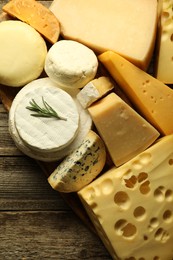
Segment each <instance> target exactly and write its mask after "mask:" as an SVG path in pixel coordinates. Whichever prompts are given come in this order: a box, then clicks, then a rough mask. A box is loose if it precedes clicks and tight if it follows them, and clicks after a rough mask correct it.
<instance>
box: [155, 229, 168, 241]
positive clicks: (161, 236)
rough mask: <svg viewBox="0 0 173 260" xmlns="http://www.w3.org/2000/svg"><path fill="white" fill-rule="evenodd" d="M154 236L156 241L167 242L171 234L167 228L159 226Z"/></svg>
mask: <svg viewBox="0 0 173 260" xmlns="http://www.w3.org/2000/svg"><path fill="white" fill-rule="evenodd" d="M154 237H155V240H156V241H160V242H161V243H165V242H166V241H167V240H168V239H169V237H170V236H169V233H168V232H167V231H166V230H164V229H163V228H159V229H158V230H157V231H156V233H155V235H154Z"/></svg>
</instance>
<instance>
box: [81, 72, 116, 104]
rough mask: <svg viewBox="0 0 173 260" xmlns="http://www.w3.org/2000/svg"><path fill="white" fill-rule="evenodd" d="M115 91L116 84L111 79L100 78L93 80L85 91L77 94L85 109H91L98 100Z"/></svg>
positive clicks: (86, 86) (84, 88)
mask: <svg viewBox="0 0 173 260" xmlns="http://www.w3.org/2000/svg"><path fill="white" fill-rule="evenodd" d="M113 89H114V84H113V82H112V81H111V80H110V78H109V77H104V76H102V77H99V78H97V79H93V80H91V81H90V82H89V83H88V84H87V85H85V86H84V87H83V89H82V90H81V91H80V92H79V93H78V94H77V99H78V100H79V102H80V103H81V105H82V106H83V108H87V107H89V106H90V105H91V104H93V103H94V102H95V101H96V100H98V99H100V98H102V97H103V96H105V95H106V94H108V93H109V92H111V90H113Z"/></svg>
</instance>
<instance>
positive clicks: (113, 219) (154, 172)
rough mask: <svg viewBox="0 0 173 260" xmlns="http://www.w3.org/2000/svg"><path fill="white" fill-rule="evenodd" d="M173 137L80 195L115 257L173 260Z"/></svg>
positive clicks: (116, 170) (84, 189)
mask: <svg viewBox="0 0 173 260" xmlns="http://www.w3.org/2000/svg"><path fill="white" fill-rule="evenodd" d="M172 178H173V135H170V136H165V137H163V138H162V139H161V140H160V141H159V142H157V143H156V144H154V145H153V146H151V147H150V148H148V149H147V150H146V151H144V152H143V153H141V154H140V155H138V156H136V157H135V158H133V159H132V160H130V161H129V162H127V163H126V164H124V165H123V166H121V167H119V168H112V169H111V170H109V171H108V172H106V173H105V174H103V175H102V176H101V177H99V178H97V179H96V180H95V181H93V182H92V183H91V184H89V185H88V186H86V187H85V188H83V189H82V190H81V191H79V193H78V194H79V196H80V198H81V200H82V202H83V204H84V206H85V208H86V210H87V212H88V214H89V216H90V218H91V220H92V221H93V223H94V225H95V227H96V229H97V231H98V234H99V236H100V238H101V239H102V241H103V242H104V244H105V246H106V247H107V249H108V251H109V252H110V254H111V256H112V258H113V259H121V260H125V259H160V260H165V259H172V256H173V247H172V245H173V203H172V202H173V182H172V181H171V180H172Z"/></svg>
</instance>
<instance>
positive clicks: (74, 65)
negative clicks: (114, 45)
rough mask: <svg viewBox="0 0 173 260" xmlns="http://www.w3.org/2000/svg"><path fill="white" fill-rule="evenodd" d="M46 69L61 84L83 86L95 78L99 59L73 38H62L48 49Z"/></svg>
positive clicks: (51, 77) (72, 86)
mask: <svg viewBox="0 0 173 260" xmlns="http://www.w3.org/2000/svg"><path fill="white" fill-rule="evenodd" d="M44 68H45V71H46V73H47V75H48V76H49V78H50V79H51V80H52V81H54V82H56V83H57V84H58V85H59V86H62V87H68V88H82V87H83V86H84V85H86V84H87V83H88V82H89V81H90V80H92V79H94V77H95V75H96V72H97V68H98V60H97V56H96V55H95V53H94V52H93V51H92V50H91V49H89V48H88V47H87V46H85V45H83V44H81V43H79V42H76V41H71V40H61V41H58V42H57V43H55V44H54V45H53V46H52V47H51V48H50V49H49V51H48V54H47V56H46V60H45V66H44Z"/></svg>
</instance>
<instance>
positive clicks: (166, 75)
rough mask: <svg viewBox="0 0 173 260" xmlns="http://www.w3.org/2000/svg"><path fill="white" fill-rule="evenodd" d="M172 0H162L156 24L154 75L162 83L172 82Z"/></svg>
mask: <svg viewBox="0 0 173 260" xmlns="http://www.w3.org/2000/svg"><path fill="white" fill-rule="evenodd" d="M172 16H173V1H172V0H168V1H167V0H163V2H162V5H161V15H160V21H159V26H158V36H157V53H156V60H155V67H156V71H155V77H156V78H157V79H159V80H161V81H162V82H164V83H167V84H172V83H173V43H172V42H173V24H172Z"/></svg>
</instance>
